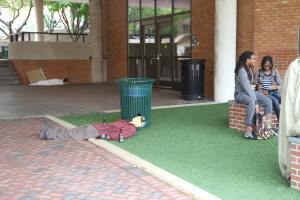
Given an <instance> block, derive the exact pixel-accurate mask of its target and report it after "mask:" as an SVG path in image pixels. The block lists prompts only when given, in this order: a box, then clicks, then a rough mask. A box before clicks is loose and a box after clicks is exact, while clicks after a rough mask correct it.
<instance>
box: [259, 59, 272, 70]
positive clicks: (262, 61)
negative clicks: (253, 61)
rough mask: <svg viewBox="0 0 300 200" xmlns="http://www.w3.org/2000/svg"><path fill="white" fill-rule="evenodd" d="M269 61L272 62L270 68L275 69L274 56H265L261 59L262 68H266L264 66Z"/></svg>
mask: <svg viewBox="0 0 300 200" xmlns="http://www.w3.org/2000/svg"><path fill="white" fill-rule="evenodd" d="M267 62H270V64H271V67H270V69H271V70H272V69H273V58H272V57H271V56H265V57H263V59H262V60H261V65H260V66H261V68H262V70H264V69H265V68H264V65H265V64H266V63H267Z"/></svg>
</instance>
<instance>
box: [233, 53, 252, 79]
mask: <svg viewBox="0 0 300 200" xmlns="http://www.w3.org/2000/svg"><path fill="white" fill-rule="evenodd" d="M253 55H254V53H253V52H252V51H245V52H243V53H242V54H241V55H240V57H239V60H238V61H237V63H236V66H235V69H234V73H235V75H237V73H238V72H239V71H240V69H241V67H244V69H245V70H246V72H247V74H248V78H249V80H250V82H251V81H253V78H252V77H253V74H252V71H250V70H249V69H248V67H247V64H246V61H247V59H251V57H252V56H253Z"/></svg>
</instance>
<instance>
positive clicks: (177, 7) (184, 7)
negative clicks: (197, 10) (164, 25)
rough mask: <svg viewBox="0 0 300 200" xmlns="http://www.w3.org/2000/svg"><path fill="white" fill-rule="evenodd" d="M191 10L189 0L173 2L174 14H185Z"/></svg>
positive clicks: (175, 0)
mask: <svg viewBox="0 0 300 200" xmlns="http://www.w3.org/2000/svg"><path fill="white" fill-rule="evenodd" d="M190 9H191V1H190V0H174V13H179V12H185V11H189V10H190Z"/></svg>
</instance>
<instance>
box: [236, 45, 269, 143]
mask: <svg viewBox="0 0 300 200" xmlns="http://www.w3.org/2000/svg"><path fill="white" fill-rule="evenodd" d="M255 60H256V58H255V55H254V53H253V52H252V51H245V52H243V53H242V54H241V55H240V57H239V60H238V61H237V64H236V67H235V70H234V73H235V90H234V99H235V100H236V101H238V102H241V103H243V104H245V105H246V121H245V124H246V132H245V137H246V138H254V136H253V134H252V132H253V127H252V126H253V116H254V112H255V113H259V105H261V106H262V107H263V108H264V114H271V113H272V101H271V100H270V99H269V98H267V97H266V96H264V95H263V94H262V93H261V92H258V91H254V89H255V87H254V86H255V84H254V81H253V71H252V66H254V63H255Z"/></svg>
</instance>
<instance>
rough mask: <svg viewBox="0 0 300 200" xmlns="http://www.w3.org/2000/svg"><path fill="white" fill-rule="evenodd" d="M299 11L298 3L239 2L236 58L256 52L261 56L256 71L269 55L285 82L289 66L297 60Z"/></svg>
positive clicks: (295, 0) (242, 0)
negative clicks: (263, 59) (245, 53)
mask: <svg viewBox="0 0 300 200" xmlns="http://www.w3.org/2000/svg"><path fill="white" fill-rule="evenodd" d="M299 10H300V1H299V0H288V1H270V0H255V1H253V0H238V38H237V55H240V53H242V52H243V51H245V50H252V51H254V53H255V54H256V55H257V56H258V57H257V62H256V66H255V68H254V70H257V69H258V68H259V67H260V64H261V60H262V58H263V57H264V56H266V55H270V56H272V57H273V58H274V63H275V67H276V69H278V71H279V72H280V74H281V76H282V78H283V77H284V74H285V71H286V69H287V67H288V65H289V64H290V63H291V62H292V61H293V60H294V59H296V58H297V57H298V55H297V44H298V29H299V28H300V20H299V17H300V14H299Z"/></svg>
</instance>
